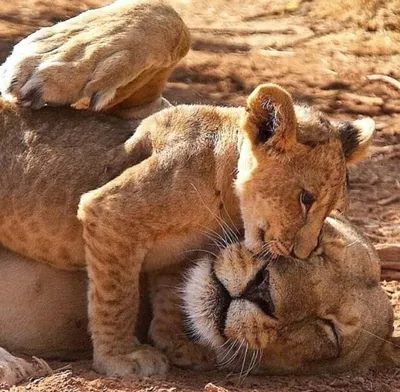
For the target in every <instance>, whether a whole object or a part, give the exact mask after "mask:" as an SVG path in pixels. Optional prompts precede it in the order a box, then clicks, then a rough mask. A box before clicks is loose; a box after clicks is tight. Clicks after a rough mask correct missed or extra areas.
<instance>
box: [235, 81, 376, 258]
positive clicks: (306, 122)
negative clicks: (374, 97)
mask: <svg viewBox="0 0 400 392" xmlns="http://www.w3.org/2000/svg"><path fill="white" fill-rule="evenodd" d="M242 129H243V131H244V132H243V133H244V141H243V144H242V147H241V152H240V159H239V167H238V176H237V180H236V183H235V187H236V193H237V195H238V197H239V199H240V207H241V212H242V217H243V221H244V225H245V233H246V237H245V241H246V246H247V247H248V248H249V249H251V250H253V251H256V252H260V251H266V252H270V253H272V254H275V255H288V254H290V253H291V252H293V253H294V254H295V255H296V257H299V258H305V257H307V256H308V255H309V254H310V252H311V251H312V249H314V248H315V246H316V245H317V242H318V235H319V232H320V229H321V227H322V223H323V221H324V219H325V218H326V217H327V216H328V214H329V213H330V212H331V211H332V210H333V209H343V208H344V207H345V204H346V202H345V195H346V165H347V164H348V163H351V162H356V161H357V160H359V159H360V158H361V157H362V156H363V154H364V152H365V151H366V149H367V147H368V145H369V143H370V141H371V139H372V136H373V133H374V131H375V124H374V121H373V120H372V119H370V118H365V119H362V120H357V121H354V122H353V123H349V122H345V123H339V122H333V121H332V122H331V121H328V120H326V119H325V118H323V117H322V115H321V114H320V113H318V112H315V111H313V110H311V109H310V108H307V107H302V106H297V105H294V104H293V102H292V99H291V97H290V95H289V93H287V92H286V91H285V90H283V89H282V88H280V87H279V86H276V85H273V84H264V85H261V86H259V87H258V88H257V89H256V90H255V91H254V92H253V93H252V94H251V95H250V97H249V98H248V100H247V108H246V112H245V114H244V116H243V118H242Z"/></svg>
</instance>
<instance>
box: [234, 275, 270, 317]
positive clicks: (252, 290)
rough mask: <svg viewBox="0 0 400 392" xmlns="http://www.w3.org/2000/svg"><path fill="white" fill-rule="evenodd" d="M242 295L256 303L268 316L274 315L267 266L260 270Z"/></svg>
mask: <svg viewBox="0 0 400 392" xmlns="http://www.w3.org/2000/svg"><path fill="white" fill-rule="evenodd" d="M241 297H242V298H243V299H246V300H247V301H250V302H253V303H254V304H256V305H257V306H258V307H259V308H260V309H261V310H262V311H263V312H264V313H265V314H266V315H267V316H269V317H274V311H275V307H274V304H273V302H272V298H271V294H270V292H269V272H268V270H267V269H266V268H262V269H261V270H260V271H258V273H257V274H256V276H255V277H254V279H252V280H251V281H250V282H249V283H248V285H247V287H246V289H245V291H244V292H243V294H242V295H241ZM274 318H275V317H274Z"/></svg>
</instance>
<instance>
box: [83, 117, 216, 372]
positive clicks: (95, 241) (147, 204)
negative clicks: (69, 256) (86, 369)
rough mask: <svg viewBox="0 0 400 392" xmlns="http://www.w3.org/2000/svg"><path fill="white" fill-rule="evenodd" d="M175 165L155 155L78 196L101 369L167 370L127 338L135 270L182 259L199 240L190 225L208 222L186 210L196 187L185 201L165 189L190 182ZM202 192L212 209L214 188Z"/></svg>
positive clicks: (135, 299)
mask: <svg viewBox="0 0 400 392" xmlns="http://www.w3.org/2000/svg"><path fill="white" fill-rule="evenodd" d="M142 125H143V123H142ZM183 165H185V163H184V164H183ZM178 170H184V169H183V168H182V162H180V157H179V156H177V157H176V159H174V157H173V156H170V155H169V154H168V155H166V156H163V155H162V154H160V153H156V154H154V155H152V156H150V157H149V158H147V159H146V160H144V161H143V162H141V163H139V164H137V165H135V166H133V167H131V168H129V169H127V170H126V171H125V172H123V173H122V174H121V175H120V176H118V177H117V178H115V179H114V180H112V181H110V182H108V183H107V184H105V185H103V186H102V187H100V188H98V189H96V190H93V191H90V192H88V193H86V194H84V195H83V196H82V198H81V201H80V205H79V208H78V218H79V219H80V221H81V223H82V227H83V237H84V242H85V254H86V263H87V269H88V274H89V326H90V331H91V336H92V342H93V350H94V354H93V358H94V366H95V368H96V369H97V370H99V371H101V372H103V373H106V374H109V375H120V376H123V375H127V374H130V373H140V374H143V375H150V374H156V373H164V372H166V370H167V363H168V361H167V358H166V356H165V355H164V354H162V353H161V351H159V350H156V349H155V348H153V347H148V346H143V345H140V344H138V341H137V339H136V338H135V337H134V328H135V324H136V321H137V314H138V304H139V274H140V272H141V271H144V272H148V271H150V270H155V269H157V268H162V267H165V266H166V265H171V264H176V263H177V262H179V260H180V259H182V258H183V253H182V250H183V249H181V248H179V245H180V244H181V243H184V244H186V245H185V246H186V247H188V246H193V245H194V246H201V244H202V242H201V241H205V240H206V236H205V235H203V233H202V232H201V230H199V233H198V234H196V236H195V235H194V233H193V230H192V228H193V226H194V227H201V225H203V226H204V225H207V224H210V223H211V222H213V224H214V220H213V215H212V214H197V215H196V216H195V217H194V216H193V213H192V207H193V205H196V203H198V200H199V199H198V198H199V195H198V193H197V192H196V191H194V190H193V191H188V192H185V200H184V202H182V194H181V193H180V192H171V188H172V189H176V187H177V186H178V184H179V187H180V189H193V187H191V184H192V185H193V186H196V185H197V183H196V180H194V179H193V178H192V177H190V176H186V177H185V176H183V175H182V176H176V175H175V173H177V172H178ZM155 189H156V191H155ZM203 191H204V192H203V195H202V196H203V199H202V200H203V201H204V203H207V204H208V205H209V206H210V207H209V208H210V209H211V208H218V204H217V202H216V199H215V195H214V192H208V188H206V189H203ZM207 192H208V193H207ZM176 216H179V217H180V218H179V219H171V217H176ZM191 230H192V231H191ZM189 236H190V237H189ZM189 242H190V244H191V245H188V243H189ZM184 249H187V248H184Z"/></svg>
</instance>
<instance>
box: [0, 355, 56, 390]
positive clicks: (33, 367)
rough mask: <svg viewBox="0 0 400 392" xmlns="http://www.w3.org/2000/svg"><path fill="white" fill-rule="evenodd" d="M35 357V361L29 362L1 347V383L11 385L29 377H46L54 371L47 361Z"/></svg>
mask: <svg viewBox="0 0 400 392" xmlns="http://www.w3.org/2000/svg"><path fill="white" fill-rule="evenodd" d="M33 359H34V360H35V362H34V363H29V362H27V361H25V360H24V359H22V358H18V357H14V355H11V354H10V353H9V352H8V351H6V350H4V349H3V348H0V385H5V386H9V387H11V386H13V385H15V384H18V383H20V382H23V381H26V380H28V379H29V378H37V377H44V376H46V375H48V374H51V373H52V370H51V368H50V366H49V365H48V364H47V363H46V362H45V361H43V360H42V359H39V358H35V357H34V358H33Z"/></svg>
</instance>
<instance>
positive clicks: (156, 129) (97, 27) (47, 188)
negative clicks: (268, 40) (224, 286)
mask: <svg viewBox="0 0 400 392" xmlns="http://www.w3.org/2000/svg"><path fill="white" fill-rule="evenodd" d="M188 42H189V39H188V32H187V28H186V27H185V26H184V24H183V22H182V21H181V19H180V18H179V16H178V15H177V14H176V13H175V12H174V11H173V10H172V9H171V8H170V7H168V6H166V5H163V4H161V3H158V2H149V1H139V2H131V1H117V2H116V3H114V4H112V5H109V6H107V7H104V8H103V9H99V10H94V11H88V12H86V13H84V14H82V15H80V16H78V17H76V18H73V19H71V20H69V21H67V22H63V23H60V24H58V25H56V26H53V27H51V28H45V29H42V30H40V31H39V32H37V33H35V34H33V35H32V36H30V37H28V38H27V39H26V40H24V41H22V42H21V43H19V44H18V45H17V46H16V47H15V49H14V51H13V53H12V55H11V56H10V58H9V59H8V60H7V61H6V63H5V64H4V65H3V67H2V70H1V74H2V80H1V83H0V85H1V88H2V92H3V94H4V95H6V96H9V97H11V98H13V99H16V100H17V101H19V102H20V103H21V104H23V105H24V106H32V107H34V108H39V107H42V106H43V105H44V104H46V103H47V104H49V105H55V104H60V103H63V104H76V105H79V106H82V105H85V104H88V105H89V107H90V108H93V109H104V110H105V111H107V112H111V113H113V114H119V115H120V116H123V117H129V116H136V117H137V116H139V117H143V116H144V117H145V116H147V115H149V113H151V112H155V111H157V110H159V109H160V108H162V107H163V105H164V103H163V101H162V100H161V98H160V92H161V89H162V86H163V84H164V82H165V79H166V77H167V75H168V73H169V72H170V70H171V69H172V67H173V66H174V64H175V63H176V62H177V61H178V59H179V58H180V57H181V56H183V54H184V53H186V51H187V50H188ZM0 112H1V118H2V123H1V127H2V129H1V134H0V149H1V156H0V159H1V161H0V164H1V166H2V168H3V169H2V172H1V176H0V178H1V186H0V211H1V212H0V242H1V244H2V245H4V246H5V247H7V248H9V249H10V250H12V251H14V252H17V253H20V254H22V255H25V256H28V257H30V258H33V259H35V260H37V261H44V262H47V263H49V264H51V265H53V266H55V267H59V268H64V269H79V268H87V271H88V274H89V320H90V330H91V336H92V341H93V346H94V365H95V368H96V369H97V370H99V371H101V372H104V373H107V374H116V375H126V374H130V373H132V372H139V373H142V374H154V373H158V372H164V371H165V369H166V361H165V357H164V356H163V355H161V353H160V352H158V351H156V350H154V349H152V348H149V347H145V346H140V345H139V344H138V341H137V340H136V339H135V338H134V337H133V336H132V331H133V330H134V326H135V323H136V318H137V307H138V297H139V293H138V290H139V287H138V286H139V285H138V281H139V272H140V271H141V270H145V271H149V270H152V269H155V268H159V267H162V266H165V265H168V264H171V263H176V262H177V261H178V260H179V259H180V258H182V253H183V252H184V251H186V250H188V249H193V248H198V247H199V246H200V247H205V246H206V245H207V243H208V242H209V239H208V235H209V231H220V220H223V221H226V222H229V223H228V224H229V225H232V226H233V225H236V226H241V225H242V220H243V222H244V228H245V232H246V236H245V242H246V245H247V246H248V247H249V248H250V249H251V250H253V251H262V250H263V251H268V252H269V253H271V254H274V255H287V254H290V253H291V252H293V254H295V255H296V256H297V257H300V258H304V257H307V256H308V255H309V253H310V252H311V251H312V249H313V248H314V247H315V246H316V244H317V240H318V235H319V232H320V228H321V226H322V223H323V220H324V219H325V217H326V216H327V215H328V214H329V212H330V211H331V210H332V209H334V208H342V207H343V205H344V204H345V191H346V189H345V172H346V163H347V162H353V161H355V160H357V159H358V158H359V157H360V156H361V155H362V154H363V152H364V151H365V149H366V146H367V145H368V143H369V141H370V140H371V137H372V134H373V131H374V124H373V121H372V120H368V119H366V120H359V121H356V122H354V123H352V124H350V123H345V124H335V123H331V122H329V121H328V120H325V119H324V118H323V117H322V116H321V115H320V114H318V113H314V112H313V111H312V110H311V109H309V108H304V107H299V106H294V105H293V102H292V99H291V97H290V95H289V94H288V93H287V92H286V91H284V90H283V89H281V88H279V87H278V86H276V85H272V84H266V85H261V86H259V87H258V88H257V89H256V90H255V91H254V92H253V93H252V94H251V95H250V97H249V99H248V103H247V108H246V109H243V108H217V107H210V106H179V107H176V108H170V109H168V110H165V111H161V112H159V113H157V114H154V115H152V116H150V117H148V118H147V119H145V120H143V121H142V122H141V123H140V125H139V126H137V125H138V121H133V122H129V121H123V120H121V119H116V118H114V117H111V116H110V115H108V116H106V115H95V114H93V113H89V112H78V111H74V110H72V109H71V108H58V109H54V108H49V107H47V108H43V109H41V110H39V111H36V112H33V111H32V110H31V109H29V108H21V107H20V106H18V104H16V103H13V102H7V101H5V100H2V101H0ZM136 127H137V128H136ZM135 130H136V132H135V133H134V131H135ZM133 133H134V135H133V136H131V135H132V134H133ZM78 204H79V208H78ZM77 210H78V214H77V213H76V212H77ZM77 216H78V219H79V220H78V219H77Z"/></svg>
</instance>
